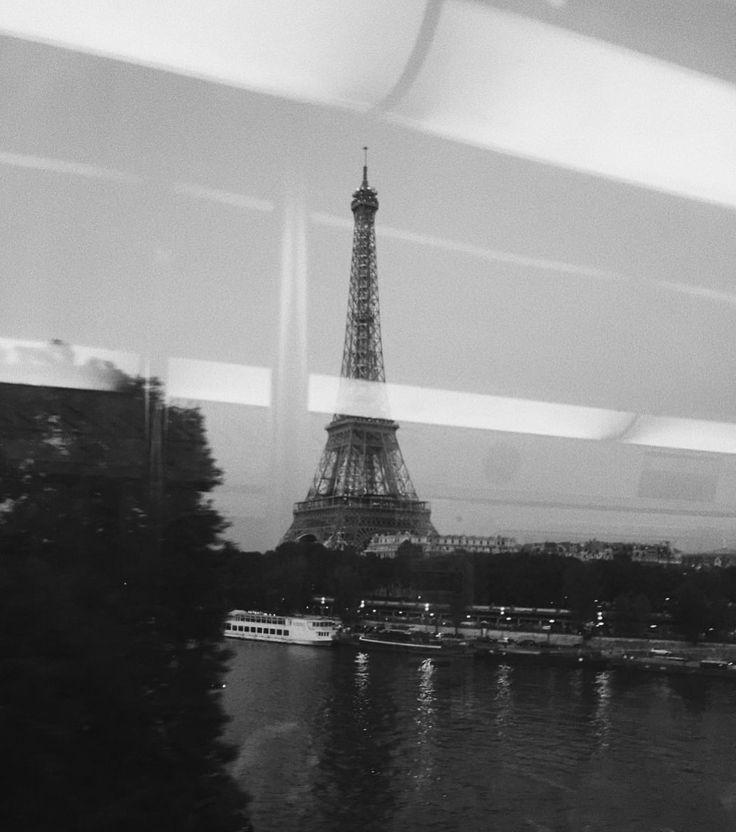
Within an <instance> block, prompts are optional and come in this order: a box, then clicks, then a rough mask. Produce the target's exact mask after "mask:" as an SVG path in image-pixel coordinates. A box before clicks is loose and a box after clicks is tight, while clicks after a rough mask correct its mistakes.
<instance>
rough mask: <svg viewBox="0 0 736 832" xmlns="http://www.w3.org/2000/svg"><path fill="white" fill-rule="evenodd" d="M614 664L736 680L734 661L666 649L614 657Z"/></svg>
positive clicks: (624, 667) (658, 671) (645, 670)
mask: <svg viewBox="0 0 736 832" xmlns="http://www.w3.org/2000/svg"><path fill="white" fill-rule="evenodd" d="M612 666H613V667H615V668H617V669H619V670H636V671H642V672H644V673H660V674H664V675H668V676H706V677H708V678H713V679H730V680H732V681H736V664H735V663H734V662H732V661H728V660H725V659H717V658H708V659H700V660H697V659H692V658H688V657H687V656H677V655H674V654H672V653H670V652H669V651H665V650H657V651H655V650H651V651H649V652H648V653H644V654H636V653H629V654H624V655H623V656H620V657H619V658H616V659H613V660H612Z"/></svg>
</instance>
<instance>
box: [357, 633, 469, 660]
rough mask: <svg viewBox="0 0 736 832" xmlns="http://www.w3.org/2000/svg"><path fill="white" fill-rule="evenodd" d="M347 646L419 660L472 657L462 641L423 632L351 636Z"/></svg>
mask: <svg viewBox="0 0 736 832" xmlns="http://www.w3.org/2000/svg"><path fill="white" fill-rule="evenodd" d="M349 644H351V645H352V646H353V647H356V648H357V649H358V650H363V651H365V652H389V653H404V654H406V655H412V656H418V657H420V658H432V659H449V658H454V657H459V656H472V655H473V651H472V648H471V647H470V646H469V645H468V644H467V643H466V642H464V641H455V640H450V639H442V638H439V637H437V636H432V635H430V634H429V633H427V632H425V631H423V630H411V629H402V630H399V629H395V630H379V631H378V632H373V633H361V634H356V635H353V636H352V637H351V638H350V639H349Z"/></svg>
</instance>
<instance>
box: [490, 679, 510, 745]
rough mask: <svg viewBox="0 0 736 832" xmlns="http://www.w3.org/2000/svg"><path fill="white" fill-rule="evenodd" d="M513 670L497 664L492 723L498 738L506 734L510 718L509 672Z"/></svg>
mask: <svg viewBox="0 0 736 832" xmlns="http://www.w3.org/2000/svg"><path fill="white" fill-rule="evenodd" d="M512 673H513V670H512V669H511V667H509V665H507V664H502V665H499V668H498V670H497V671H496V675H495V680H494V681H495V686H496V694H495V696H494V699H493V704H494V711H495V717H494V723H495V726H496V734H497V736H498V738H499V739H503V738H504V737H505V736H506V732H507V728H508V726H509V723H510V719H511V710H512V697H511V674H512Z"/></svg>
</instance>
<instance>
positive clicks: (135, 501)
mask: <svg viewBox="0 0 736 832" xmlns="http://www.w3.org/2000/svg"><path fill="white" fill-rule="evenodd" d="M0 420H1V421H0V426H1V430H0V473H1V474H2V482H1V483H0V506H2V512H0V596H1V597H2V599H3V603H2V605H1V606H0V706H1V707H0V736H2V740H3V754H4V758H5V761H6V763H8V764H9V766H8V767H7V768H6V775H5V776H4V778H3V787H4V792H5V795H4V798H3V816H4V820H3V828H5V829H19V830H20V829H22V830H28V831H29V832H35V831H36V830H39V832H40V830H49V832H51V830H67V829H68V830H80V831H82V830H90V832H92V830H95V832H97V830H103V829H104V830H138V832H141V831H142V830H157V832H160V830H167V829H177V830H178V832H184V831H185V830H208V831H211V832H217V831H218V830H228V831H229V830H239V829H247V828H248V824H247V819H246V816H245V814H244V812H245V804H246V798H245V797H244V795H243V794H242V793H241V792H240V790H239V789H238V788H237V787H236V785H235V783H234V781H233V780H232V779H231V778H230V776H229V774H228V773H227V767H226V764H227V763H228V761H230V759H231V757H232V753H233V752H232V751H231V749H230V748H229V747H228V746H226V745H225V744H224V743H223V742H222V741H221V739H220V735H221V731H222V728H223V726H224V722H225V717H224V715H223V712H222V709H221V705H220V702H219V698H218V694H217V690H218V689H219V688H221V681H222V676H223V673H224V671H225V669H226V665H225V662H226V658H227V654H226V652H225V651H224V649H223V647H222V642H221V632H222V618H223V612H224V607H223V597H222V592H221V591H220V590H219V588H218V585H217V573H216V570H215V569H214V565H213V547H215V545H216V544H217V543H218V537H219V534H220V532H221V531H222V529H223V525H224V524H223V521H222V519H221V518H220V516H219V515H218V514H217V512H216V511H215V510H214V509H213V508H212V507H211V505H210V504H209V502H208V501H207V499H206V494H207V492H209V491H210V490H211V489H212V488H213V487H214V486H215V485H216V484H217V482H218V481H219V476H220V472H219V471H218V470H217V468H216V467H215V465H214V463H213V460H212V457H211V455H210V451H209V448H208V446H207V442H206V437H205V431H204V425H203V420H202V417H201V415H200V413H199V412H198V411H197V410H193V409H186V408H169V409H168V410H166V409H164V408H163V404H162V396H161V392H160V390H159V389H158V388H157V387H156V386H155V385H154V386H146V385H145V384H144V383H143V382H142V381H140V380H123V381H122V382H121V383H120V385H119V389H118V390H116V391H114V392H101V391H90V390H74V389H61V388H48V387H32V386H19V385H7V384H3V385H0Z"/></svg>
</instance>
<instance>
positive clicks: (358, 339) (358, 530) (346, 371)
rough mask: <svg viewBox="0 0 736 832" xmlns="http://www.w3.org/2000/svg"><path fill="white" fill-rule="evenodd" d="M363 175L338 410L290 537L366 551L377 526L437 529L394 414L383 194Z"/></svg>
mask: <svg viewBox="0 0 736 832" xmlns="http://www.w3.org/2000/svg"><path fill="white" fill-rule="evenodd" d="M363 152H364V165H363V181H362V183H361V185H360V187H359V188H358V190H357V191H355V192H354V193H353V199H352V202H351V205H350V207H351V209H352V212H353V216H354V218H355V225H354V230H353V254H352V262H351V267H350V288H349V292H348V311H347V321H346V324H345V343H344V347H343V356H342V367H341V370H340V389H339V393H338V401H337V407H336V412H335V414H334V416H333V417H332V421H331V422H330V423H329V425H327V428H326V430H327V444H326V445H325V449H324V451H323V452H322V457H321V459H320V461H319V464H318V466H317V471H316V473H315V475H314V479H313V481H312V485H311V487H310V489H309V492H308V493H307V497H306V499H305V500H303V501H301V502H299V503H296V504H295V505H294V519H293V521H292V524H291V526H290V527H289V529H288V531H287V532H286V534H285V535H284V537H283V538H282V542H286V541H290V540H315V541H318V542H320V543H324V544H325V545H327V546H334V547H342V546H344V545H350V546H354V547H355V548H356V549H358V550H362V549H363V548H365V546H366V545H367V544H368V541H369V540H370V538H371V537H372V536H373V535H374V534H377V533H388V534H391V533H398V532H412V533H414V534H419V535H426V534H436V532H435V530H434V527H433V526H432V523H431V521H430V509H429V504H428V503H425V502H422V501H421V500H419V499H418V498H417V494H416V491H415V490H414V486H413V484H412V481H411V478H410V476H409V471H408V470H407V467H406V464H405V463H404V458H403V456H402V453H401V449H400V448H399V443H398V441H397V438H396V431H397V430H398V428H399V426H398V424H396V422H394V421H393V420H392V419H391V418H390V417H389V412H388V397H387V395H386V386H385V381H386V377H385V371H384V366H383V346H382V342H381V318H380V311H379V304H378V272H377V266H376V233H375V216H376V212H377V211H378V195H377V193H376V190H375V189H374V188H372V187H371V186H370V185H369V184H368V148H367V147H364V148H363Z"/></svg>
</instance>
